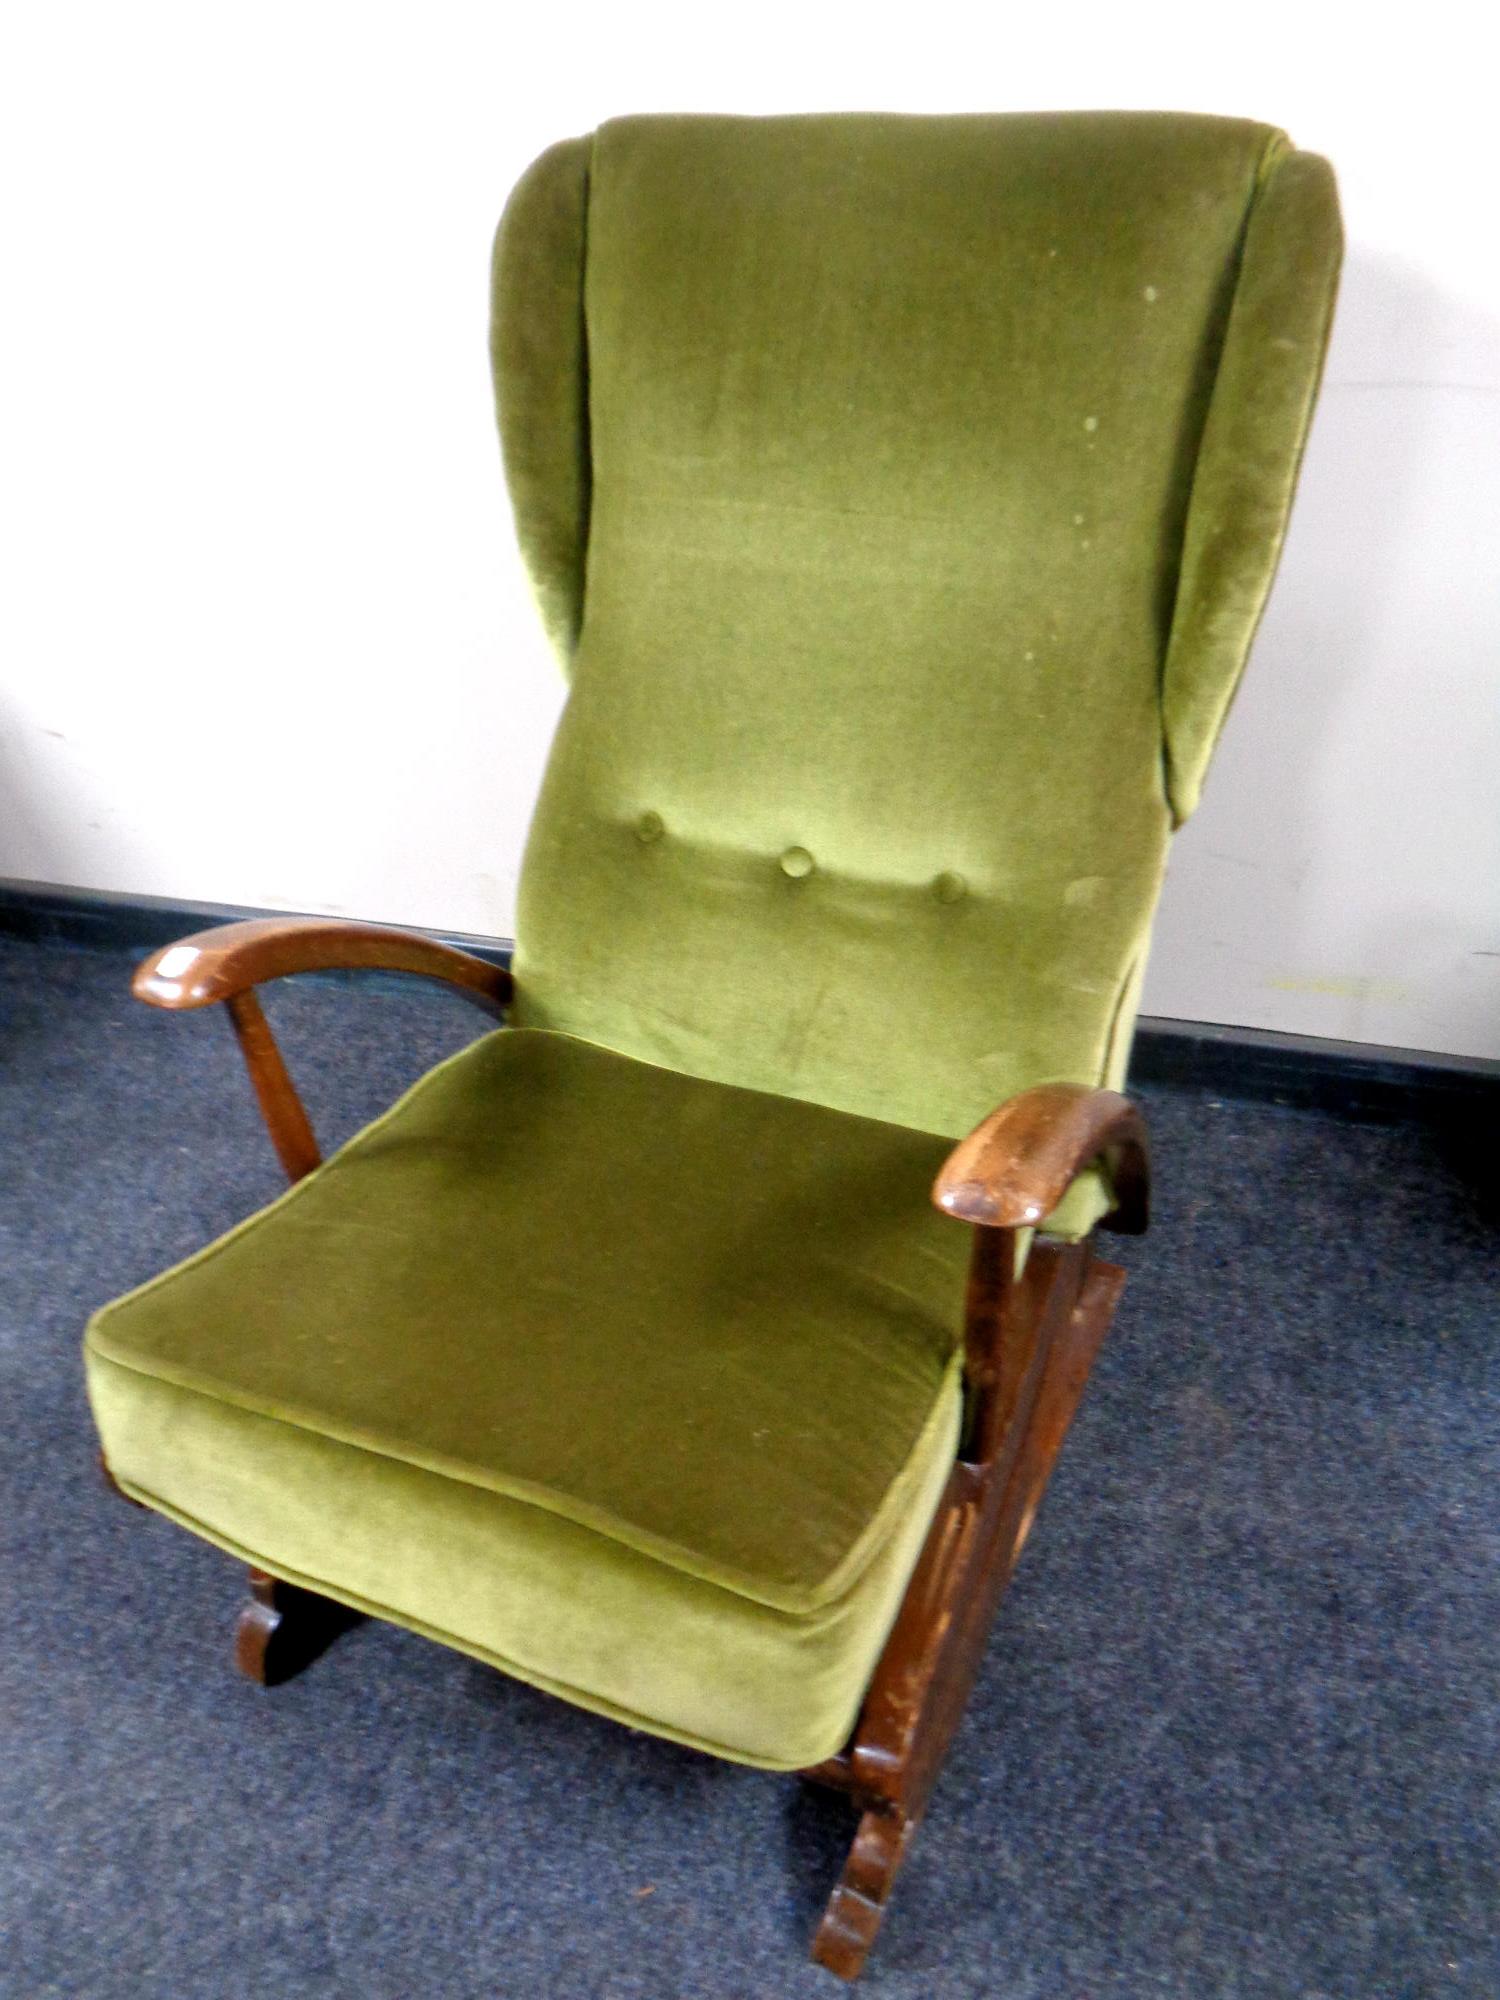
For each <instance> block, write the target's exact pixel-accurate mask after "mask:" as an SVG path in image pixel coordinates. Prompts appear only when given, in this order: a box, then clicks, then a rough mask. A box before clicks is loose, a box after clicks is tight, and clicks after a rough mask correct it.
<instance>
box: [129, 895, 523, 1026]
mask: <svg viewBox="0 0 1500 2000" xmlns="http://www.w3.org/2000/svg"><path fill="white" fill-rule="evenodd" d="M357 969H367V970H370V971H379V972H414V973H417V974H419V975H421V976H422V977H423V978H427V979H441V980H445V981H446V982H447V983H448V984H449V985H451V986H457V987H459V988H460V989H461V990H462V991H463V993H464V995H465V997H466V998H467V999H470V1000H473V1001H474V1002H475V1003H476V1005H478V1006H481V1007H483V1008H484V1009H485V1010H486V1012H488V1013H494V1014H498V1013H499V1012H500V1011H501V1010H502V1009H503V1008H504V1006H505V1003H506V1001H508V1000H509V998H510V996H511V977H510V974H509V973H508V972H507V971H506V970H505V968H504V966H500V965H491V964H490V963H489V962H488V960H486V959H483V958H475V957H474V955H473V954H472V952H467V951H457V950H455V949H454V947H453V946H452V945H447V944H438V943H437V942H436V941H435V940H434V939H432V938H425V937H420V936H418V935H417V934H416V933H414V932H412V931H398V930H387V929H386V928H385V927H384V926H383V925H380V924H356V923H345V922H343V921H341V920H340V919H338V918H335V917H252V918H251V919H249V920H248V921H247V922H245V923H239V924H220V925H218V926H217V927H216V928H215V929H213V930H209V931H198V932H197V933H196V934H195V935H194V936H192V937H186V938H182V939H181V940H180V941H179V942H178V943H177V944H169V945H167V946H166V947H165V948H164V949H163V950H161V951H158V952H153V953H152V955H151V957H150V958H148V959H147V960H146V961H145V963H144V964H143V965H142V966H141V967H140V968H139V970H138V971H137V973H136V975H135V978H134V980H133V981H132V982H131V991H132V992H133V993H134V994H135V997H136V999H137V1000H145V1001H148V1002H149V1003H150V1005H151V1006H153V1007H209V1006H212V1005H213V1004H214V1002H215V1001H219V1000H229V999H232V998H233V997H234V996H235V995H236V994H239V993H245V992H248V991H249V989H250V988H251V987H252V986H259V985H260V984H262V982H263V981H265V980H267V979H282V978H285V977H286V975H287V974H288V973H293V972H333V971H340V970H357Z"/></svg>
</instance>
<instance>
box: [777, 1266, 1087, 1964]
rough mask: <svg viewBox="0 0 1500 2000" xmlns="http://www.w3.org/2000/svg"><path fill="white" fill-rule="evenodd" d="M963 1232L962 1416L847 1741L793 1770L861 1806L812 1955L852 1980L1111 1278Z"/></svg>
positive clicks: (1060, 1426)
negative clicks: (968, 1242)
mask: <svg viewBox="0 0 1500 2000" xmlns="http://www.w3.org/2000/svg"><path fill="white" fill-rule="evenodd" d="M1014 1247H1015V1245H1014V1238H1013V1236H1012V1235H1011V1234H1010V1232H1009V1231H1006V1230H998V1229H990V1228H986V1227H981V1228H979V1229H977V1230H976V1231H975V1250H974V1259H975V1267H976V1277H975V1279H974V1282H972V1283H971V1286H970V1291H969V1303H968V1314H969V1324H968V1326H967V1327H966V1329H965V1345H966V1358H968V1359H969V1361H970V1370H969V1379H970V1389H971V1411H970V1421H969V1426H968V1430H967V1442H966V1444H965V1446H964V1455H963V1456H962V1457H961V1458H960V1460H959V1462H958V1464H957V1465H955V1467H954V1469H953V1473H952V1475H951V1477H950V1479H949V1482H948V1487H947V1490H946V1492H945V1493H944V1496H943V1499H942V1502H941V1504H940V1505H939V1507H938V1510H937V1513H936V1515H935V1516H934V1519H933V1524H932V1528H931V1530H930V1531H929V1534H928V1537H927V1541H926V1543H925V1545H924V1547H923V1550H922V1554H921V1556H920V1558H919V1559H918V1562H917V1566H916V1569H915V1570H914V1572H913V1574H912V1578H911V1582H910V1583H909V1585H908V1586H907V1591H906V1595H905V1598H904V1599H903V1602H902V1606H901V1610H900V1612H899V1613H898V1615H897V1619H896V1623H895V1625H894V1627H893V1628H892V1631H891V1635H890V1638H889V1639H888V1641H887V1642H886V1646H885V1650H884V1652H883V1653H882V1655H881V1658H880V1662H879V1664H878V1666H877V1667H876V1670H875V1674H874V1677H873V1679H872V1681H871V1683H870V1688H869V1691H868V1693H867V1694H866V1697H865V1702H864V1706H863V1708H862V1709H861V1711H860V1716H859V1721H858V1723H857V1725H856V1727H855V1731H854V1736H853V1739H852V1740H851V1742H850V1744H849V1747H848V1749H847V1750H846V1751H845V1752H843V1753H842V1754H841V1755H840V1756H839V1757H836V1758H833V1759H830V1760H829V1762H828V1763H826V1764H821V1765H818V1766H817V1767H816V1768H814V1769H812V1770H810V1771H808V1772H805V1773H804V1776H806V1777H809V1778H812V1779H814V1780H815V1781H817V1782H819V1783H823V1784H833V1785H836V1786H838V1787H839V1788H840V1789H842V1790H845V1791H848V1792H850V1793H851V1794H852V1795H853V1797H854V1798H855V1800H856V1801H857V1802H858V1803H859V1804H860V1805H861V1806H862V1808H863V1817H862V1818H861V1820H860V1824H859V1830H858V1832H857V1833H856V1835H855V1839H854V1844H853V1847H852V1848H851V1850H850V1855H849V1860H848V1864H847V1866H846V1867H845V1869H844V1873H843V1875H842V1876H841V1878H840V1880H839V1882H838V1883H837V1884H836V1886H835V1888H834V1891H833V1894H832V1897H831V1898H830V1900H829V1903H828V1907H827V1910H826V1911H825V1913H824V1916H823V1920H822V1922H821V1924H820V1925H819V1927H818V1931H817V1934H816V1936H815V1938H814V1941H813V1950H812V1955H813V1957H814V1959H815V1960H817V1962H818V1963H819V1964H820V1965H823V1966H825V1967H827V1969H828V1970H829V1971H831V1972H834V1973H836V1974H838V1976H839V1977H840V1978H843V1979H854V1978H857V1977H858V1975H859V1973H860V1971H861V1969H862V1968H863V1966H864V1963H865V1959H866V1956H867V1954H868V1952H869V1950H870V1947H871V1945H872V1943H873V1942H874V1939H875V1936H876V1934H877V1932H878V1930H879V1927H880V1922H881V1918H882V1916H883V1914H884V1911H885V1906H886V1902H887V1900H888V1898H889V1896H890V1893H891V1888H892V1884H893V1882H894V1880H895V1876H896V1872H897V1870H898V1868H899V1867H900V1865H901V1861H902V1858H903V1857H904V1855H905V1853H906V1850H907V1848H908V1846H909V1844H910V1841H911V1838H912V1835H913V1834H914V1832H915V1830H916V1828H917V1826H918V1825H919V1824H920V1822H921V1819H922V1815H923V1813H924V1812H925V1810H926V1807H927V1802H928V1799H929V1797H930V1795H931V1791H932V1788H933V1785H934V1784H935V1783H936V1780H937V1776H938V1773H939V1771H940V1770H941V1768H942V1763H943V1759H944V1757H945V1755H946V1753H947V1750H948V1746H949V1744H950V1742H951V1741H952V1738H953V1734H954V1732H955V1730H956V1729H957V1727H958V1724H959V1721H960V1720H961V1718H962V1715H963V1711H964V1706H965V1703H966V1702H967V1700H968V1696H969V1691H970V1689H971V1687H972V1685H973V1681H974V1676H975V1674H976V1673H977V1672H978V1669H979V1664H980V1661H981V1660H982V1658H983V1654H984V1646H985V1641H986V1638H987V1636H988V1633H989V1629H990V1625H991V1622H992V1620H993V1618H994V1614H995V1610H996V1607H997V1606H998V1604H999V1601H1000V1597H1001V1595H1002V1593H1003V1591H1004V1589H1005V1586H1006V1584H1007V1582H1008V1581H1009V1579H1010V1576H1011V1574H1012V1572H1013V1571H1014V1569H1015V1566H1016V1563H1017V1561H1018V1560H1019V1558H1020V1555H1021V1551H1022V1549H1023V1548H1024V1547H1025V1544H1026V1538H1027V1535H1028V1534H1029V1532H1030V1529H1031V1524H1032V1521H1033V1519H1034V1517H1035V1514H1036V1509H1037V1507H1038V1505H1039V1503H1040V1500H1041V1497H1042V1493H1043V1491H1044V1490H1045V1487H1046V1484H1047V1479H1048V1477H1049V1475H1050V1473H1051V1471H1052V1467H1053V1464H1054V1463H1055V1461H1056V1459H1057V1456H1058V1453H1059V1451H1060V1450H1061V1448H1062V1442H1063V1438H1064V1436H1065V1435H1066V1432H1067V1428H1068V1425H1069V1423H1070V1422H1071V1420H1072V1417H1073V1413H1074V1411H1075V1409H1076V1408H1077V1406H1078V1402H1079V1399H1080V1398H1081V1396H1082V1393H1083V1389H1084V1385H1085V1383H1086V1381H1087V1379H1088V1374H1089V1370H1090V1368H1091V1367H1092V1365H1093V1361H1094V1357H1095V1355H1096V1354H1097V1352H1098V1349H1099V1346H1100V1343H1101V1342H1102V1341H1103V1339H1104V1336H1105V1333H1106V1332H1107V1330H1108V1327H1109V1323H1110V1320H1111V1318H1112V1317H1113V1314H1114V1309H1115V1306H1116V1303H1117V1301H1118V1299H1119V1295H1120V1291H1121V1289H1122V1287H1123V1285H1124V1281H1125V1274H1124V1272H1123V1271H1121V1270H1120V1269H1119V1267H1118V1266H1117V1265H1113V1264H1105V1263H1101V1262H1098V1261H1096V1260H1095V1259H1094V1258H1093V1255H1092V1252H1091V1250H1090V1248H1089V1247H1088V1246H1087V1245H1083V1244H1076V1245H1065V1244H1055V1243H1047V1242H1038V1243H1035V1244H1033V1246H1032V1249H1031V1254H1030V1256H1029V1257H1028V1259H1027V1262H1026V1267H1025V1270H1024V1272H1023V1274H1022V1276H1021V1278H1020V1279H1016V1278H1015V1276H1014Z"/></svg>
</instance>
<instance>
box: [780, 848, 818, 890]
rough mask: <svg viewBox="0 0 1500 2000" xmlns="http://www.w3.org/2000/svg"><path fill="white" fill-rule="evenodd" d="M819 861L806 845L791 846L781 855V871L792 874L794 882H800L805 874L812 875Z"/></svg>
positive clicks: (784, 873)
mask: <svg viewBox="0 0 1500 2000" xmlns="http://www.w3.org/2000/svg"><path fill="white" fill-rule="evenodd" d="M817 865H818V864H817V863H816V862H815V861H814V860H813V858H812V856H811V855H810V854H809V853H808V851H807V849H806V848H805V847H789V848H788V849H787V851H786V853H785V854H783V855H782V857H781V872H782V874H783V875H790V876H791V878H792V880H793V881H794V882H800V881H801V880H802V878H803V876H804V875H811V873H812V872H813V869H814V868H816V867H817Z"/></svg>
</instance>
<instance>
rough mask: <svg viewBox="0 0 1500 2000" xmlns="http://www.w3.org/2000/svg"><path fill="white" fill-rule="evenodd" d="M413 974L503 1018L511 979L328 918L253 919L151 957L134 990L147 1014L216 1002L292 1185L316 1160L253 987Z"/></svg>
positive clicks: (427, 945) (449, 953)
mask: <svg viewBox="0 0 1500 2000" xmlns="http://www.w3.org/2000/svg"><path fill="white" fill-rule="evenodd" d="M346 969H347V970H350V971H357V970H361V969H363V970H369V971H377V972H415V973H417V974H419V975H420V976H421V977H423V978H425V979H442V980H445V981H446V982H447V983H448V984H449V985H450V986H456V987H457V988H458V989H459V991H460V992H461V993H462V994H463V996H464V998H465V999H466V1000H472V1001H473V1002H474V1003H475V1005H476V1006H478V1007H482V1008H483V1009H484V1011H485V1012H486V1013H487V1014H497V1015H498V1014H500V1013H503V1012H504V1009H505V1003H506V1001H507V1000H509V998H510V996H511V990H512V989H511V977H510V974H509V973H508V972H507V971H506V969H505V967H504V966H503V965H491V964H490V963H489V961H488V960H487V959H483V958H475V956H474V955H473V953H472V952H467V951H455V950H454V948H453V946H452V945H447V944H438V943H436V942H435V941H434V940H433V939H432V938H425V937H420V936H418V935H417V934H415V933H414V932H412V931H396V930H386V929H384V928H383V927H382V926H381V925H379V924H353V923H344V922H342V921H340V920H339V919H338V918H335V917H252V918H250V919H249V920H248V921H247V922H245V923H241V924H219V925H218V926H216V928H215V929H213V930H211V931H198V932H197V933H196V934H195V935H194V936H192V937H186V938H182V939H181V940H179V942H178V943H176V944H169V945H167V946H166V947H165V949H164V950H162V951H156V952H153V953H152V954H151V956H150V958H148V959H147V960H146V962H145V963H144V964H143V965H142V966H141V967H140V968H139V969H138V971H137V972H136V975H135V978H134V979H133V980H132V982H131V991H132V992H133V993H134V994H135V997H136V998H137V1000H145V1001H147V1002H149V1004H150V1005H151V1006H153V1007H172V1008H183V1007H211V1006H213V1005H214V1004H215V1002H217V1001H221V1000H222V1001H223V1002H224V1003H225V1005H226V1007H227V1010H228V1013H229V1018H230V1021H231V1022H232V1023H233V1026H234V1032H235V1037H236V1039H237V1040H238V1042H239V1045H240V1051H241V1053H242V1054H243V1056H244V1058H245V1067H246V1069H247V1070H249V1072H250V1082H251V1085H252V1086H253V1088H254V1091H255V1095H256V1099H257V1101H258V1102H259V1104H260V1108H261V1115H262V1116H263V1117H264V1119H265V1121H266V1127H267V1129H268V1131H269V1132H270V1134H271V1143H272V1144H273V1145H274V1146H275V1148H276V1151H277V1154H278V1156H279V1157H280V1160H281V1164H282V1166H283V1167H285V1168H286V1172H287V1178H288V1179H289V1180H293V1181H298V1180H301V1178H302V1176H303V1175H304V1174H309V1173H311V1172H312V1170H313V1168H314V1167H315V1166H317V1164H318V1162H319V1160H320V1158H321V1157H322V1156H321V1154H320V1153H319V1151H318V1142H317V1140H316V1139H315V1138H314V1136H313V1129H312V1126H311V1124H310V1123H309V1122H308V1116H307V1112H306V1111H305V1110H304V1108H303V1105H302V1100H301V1098H300V1097H299V1096H298V1095H297V1091H296V1087H295V1085H294V1084H293V1082H292V1079H291V1078H290V1077H289V1076H288V1075H287V1069H286V1064H285V1063H284V1062H283V1061H282V1059H281V1050H280V1049H279V1048H278V1047H277V1046H276V1038H275V1036H274V1035H273V1034H272V1033H271V1029H270V1025H269V1023H268V1022H267V1020H266V1017H265V1015H264V1014H263V1013H262V1012H261V1008H260V1002H259V1001H258V1000H257V999H256V997H255V994H254V992H253V991H252V990H251V989H252V988H253V987H256V986H259V985H261V984H262V983H263V982H264V981H265V980H268V979H284V978H285V977H286V976H287V974H288V973H292V972H335V971H341V970H346Z"/></svg>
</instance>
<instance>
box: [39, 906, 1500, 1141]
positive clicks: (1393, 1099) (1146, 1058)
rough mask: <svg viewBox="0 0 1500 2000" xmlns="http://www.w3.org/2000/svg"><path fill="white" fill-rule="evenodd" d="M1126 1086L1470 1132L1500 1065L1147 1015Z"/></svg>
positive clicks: (166, 911) (159, 915) (73, 914)
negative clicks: (1454, 1121)
mask: <svg viewBox="0 0 1500 2000" xmlns="http://www.w3.org/2000/svg"><path fill="white" fill-rule="evenodd" d="M286 914H288V913H287V912H284V911H275V910H263V909H246V908H243V907H239V906H236V905H233V904H227V903H180V902H173V901H170V900H169V899H166V898H164V897H160V896H125V895H117V894H115V893H113V892H111V891H109V890H102V889H68V888H62V887H58V886H55V885H53V884H50V883H45V882H12V881H4V880H0V936H10V937H21V938H29V939H32V940H34V941H35V942H37V943H43V944H70V945H92V946H95V947H97V948H100V949H108V950H114V951H127V952H140V953H142V954H144V953H146V952H149V951H154V950H156V949H157V948H158V947H159V946H161V945H164V944H170V943H172V941H173V940H174V939H175V938H180V937H184V936H186V935H187V934H188V933H189V932H191V931H197V930H204V929H206V928H207V927H208V926H209V925H211V924H223V923H233V922H235V921H236V920H237V919H239V918H243V917H266V916H277V915H286ZM431 935H432V936H434V937H439V938H441V939H442V941H443V942H444V943H445V944H455V945H459V946H461V947H462V949H464V950H465V951H472V952H475V953H477V954H478V956H480V957H481V958H487V959H490V960H491V961H493V962H494V963H496V964H500V965H504V964H508V963H509V961H510V944H509V942H508V941H507V940H505V939H503V938H493V937H471V936H469V935H466V934H465V933H463V932H456V931H433V932H432V933H431ZM328 976H330V977H339V976H340V975H337V974H333V975H328ZM1130 1081H1131V1083H1132V1084H1167V1085H1171V1086H1174V1087H1175V1088H1178V1089H1189V1090H1198V1091H1202V1092H1204V1093H1205V1094H1207V1095H1210V1096H1219V1097H1241V1098H1253V1099H1256V1100H1259V1101H1261V1102H1264V1103H1272V1104H1284V1105H1290V1106H1293V1107H1296V1108H1299V1109H1303V1110H1315V1111H1328V1112H1333V1113H1336V1114H1337V1115H1339V1116H1341V1117H1345V1118H1359V1119H1369V1120H1372V1121H1376V1122H1380V1123H1394V1122H1399V1121H1401V1120H1405V1119H1412V1118H1419V1119H1422V1120H1424V1121H1425V1120H1431V1119H1433V1118H1438V1119H1443V1120H1446V1119H1448V1118H1450V1117H1451V1118H1461V1119H1463V1120H1465V1121H1467V1120H1470V1119H1472V1118H1474V1116H1475V1115H1476V1114H1477V1113H1479V1112H1480V1111H1481V1109H1482V1110H1483V1111H1485V1112H1486V1113H1487V1114H1488V1115H1490V1116H1494V1115H1496V1114H1497V1113H1500V1060H1494V1059H1491V1058H1486V1057H1482V1056H1453V1055H1442V1054H1438V1053H1435V1052H1432V1051H1428V1050H1425V1049H1393V1048H1382V1047H1378V1046H1376V1045H1374V1044H1372V1043H1368V1042H1336V1041H1329V1040H1325V1039H1323V1038H1321V1037H1319V1036H1314V1035H1283V1034H1277V1033H1275V1032H1273V1031H1272V1030H1270V1029H1268V1028H1240V1027H1231V1026H1220V1025H1218V1024H1217V1023H1214V1022H1208V1021H1169V1020H1163V1019H1161V1018H1159V1017H1156V1016H1151V1015H1143V1016H1142V1017H1141V1020H1140V1023H1139V1025H1138V1027H1137V1030H1136V1038H1135V1049H1134V1053H1133V1055H1132V1058H1131V1065H1130Z"/></svg>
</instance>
